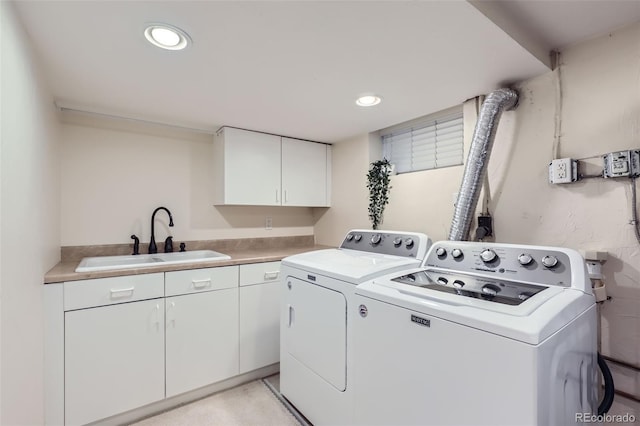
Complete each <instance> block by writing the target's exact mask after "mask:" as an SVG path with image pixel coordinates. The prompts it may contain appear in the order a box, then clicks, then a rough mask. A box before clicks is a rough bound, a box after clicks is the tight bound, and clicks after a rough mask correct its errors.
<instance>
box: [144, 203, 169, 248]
mask: <svg viewBox="0 0 640 426" xmlns="http://www.w3.org/2000/svg"><path fill="white" fill-rule="evenodd" d="M158 210H164V211H166V212H167V214H168V215H169V226H173V216H171V212H170V211H169V209H168V208H166V207H158V208H157V209H155V210H154V211H153V214H152V215H151V241H150V242H149V254H154V253H157V252H158V247H157V246H156V236H155V227H154V222H155V219H156V213H158Z"/></svg>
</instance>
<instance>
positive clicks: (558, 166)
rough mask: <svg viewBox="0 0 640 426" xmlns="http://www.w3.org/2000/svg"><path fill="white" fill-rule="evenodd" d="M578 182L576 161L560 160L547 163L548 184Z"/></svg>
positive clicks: (569, 159)
mask: <svg viewBox="0 0 640 426" xmlns="http://www.w3.org/2000/svg"><path fill="white" fill-rule="evenodd" d="M577 180H578V161H577V160H573V159H571V158H560V159H558V160H553V161H552V162H550V163H549V183H553V184H556V183H571V182H575V181H577Z"/></svg>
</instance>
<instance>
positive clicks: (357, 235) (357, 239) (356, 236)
mask: <svg viewBox="0 0 640 426" xmlns="http://www.w3.org/2000/svg"><path fill="white" fill-rule="evenodd" d="M353 238H354V239H355V240H356V243H357V242H359V241H360V240H361V239H362V235H360V234H356V235H355V236H354V237H353Z"/></svg>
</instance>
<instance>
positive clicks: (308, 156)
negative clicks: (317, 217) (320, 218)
mask: <svg viewBox="0 0 640 426" xmlns="http://www.w3.org/2000/svg"><path fill="white" fill-rule="evenodd" d="M214 157H215V158H214V164H215V167H214V169H215V171H214V173H215V204H216V205H225V204H229V205H254V206H303V207H328V206H329V205H330V191H329V188H330V185H331V146H330V145H327V144H323V143H317V142H309V141H303V140H299V139H291V138H285V137H280V136H276V135H270V134H266V133H259V132H253V131H249V130H241V129H235V128H232V127H223V128H222V129H221V130H220V131H219V132H218V134H217V136H216V138H215V142H214Z"/></svg>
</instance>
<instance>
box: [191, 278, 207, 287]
mask: <svg viewBox="0 0 640 426" xmlns="http://www.w3.org/2000/svg"><path fill="white" fill-rule="evenodd" d="M191 283H192V284H193V288H205V287H209V286H211V278H207V279H204V280H191Z"/></svg>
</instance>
